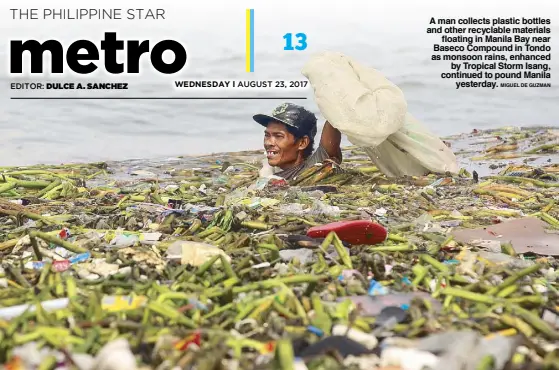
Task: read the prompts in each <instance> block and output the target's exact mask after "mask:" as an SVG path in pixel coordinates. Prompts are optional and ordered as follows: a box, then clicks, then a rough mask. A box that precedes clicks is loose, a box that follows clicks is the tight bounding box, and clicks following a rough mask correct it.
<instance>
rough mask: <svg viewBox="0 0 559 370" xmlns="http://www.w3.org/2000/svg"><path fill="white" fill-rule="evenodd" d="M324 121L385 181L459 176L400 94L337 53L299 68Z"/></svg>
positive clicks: (451, 160)
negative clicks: (362, 152) (361, 151)
mask: <svg viewBox="0 0 559 370" xmlns="http://www.w3.org/2000/svg"><path fill="white" fill-rule="evenodd" d="M302 73H303V75H304V76H305V77H307V79H308V80H309V82H310V84H311V86H312V87H313V89H314V95H315V100H316V103H317V105H318V107H319V109H320V111H321V113H322V115H323V116H324V118H326V120H327V121H328V122H330V124H331V125H332V126H334V127H335V128H337V129H338V130H340V131H341V132H342V133H343V134H344V135H346V136H347V138H348V140H349V141H350V142H351V143H352V144H354V145H357V146H360V147H362V148H363V149H364V150H365V152H366V153H367V154H368V155H369V157H370V158H371V160H372V161H373V163H375V165H376V166H377V167H378V168H379V170H381V171H382V172H383V173H384V174H385V175H387V176H403V175H409V176H418V175H423V174H425V173H427V172H429V171H432V172H438V173H441V172H447V171H448V172H451V173H457V172H458V164H457V162H456V157H455V156H454V153H452V151H451V150H450V149H449V148H448V147H447V146H446V145H445V144H444V143H443V142H442V140H441V139H440V138H438V137H437V136H436V135H433V134H432V133H431V132H430V131H429V130H427V129H426V128H425V127H424V126H423V125H421V123H420V122H418V121H417V120H416V119H414V118H413V116H412V115H411V114H409V113H408V111H407V103H406V99H405V97H404V94H403V93H402V91H401V90H400V89H399V88H398V87H397V86H396V85H395V84H393V83H392V82H390V81H389V80H388V79H386V78H385V77H384V76H383V75H382V74H381V73H379V72H378V71H376V70H375V69H373V68H368V67H364V66H363V65H361V64H360V63H358V62H356V61H355V60H353V59H351V58H350V57H347V56H345V55H343V54H341V53H336V52H323V53H320V54H317V55H315V56H313V57H312V58H311V59H310V60H309V61H308V62H307V64H305V66H304V67H303V69H302Z"/></svg>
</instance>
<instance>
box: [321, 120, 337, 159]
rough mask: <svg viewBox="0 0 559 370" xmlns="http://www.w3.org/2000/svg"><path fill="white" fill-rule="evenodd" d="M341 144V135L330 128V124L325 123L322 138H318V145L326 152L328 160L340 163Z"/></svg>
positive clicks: (332, 127)
mask: <svg viewBox="0 0 559 370" xmlns="http://www.w3.org/2000/svg"><path fill="white" fill-rule="evenodd" d="M341 142H342V133H341V132H340V131H339V130H338V129H337V128H335V127H334V126H332V125H331V124H330V122H328V121H326V123H325V124H324V128H323V129H322V136H321V137H320V145H321V146H322V147H323V148H324V149H325V150H326V153H328V155H329V156H330V158H336V159H338V160H339V162H341V161H342V149H341V148H340V143H341Z"/></svg>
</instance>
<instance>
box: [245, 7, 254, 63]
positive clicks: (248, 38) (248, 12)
mask: <svg viewBox="0 0 559 370" xmlns="http://www.w3.org/2000/svg"><path fill="white" fill-rule="evenodd" d="M251 42H252V40H251V39H250V9H247V10H246V52H245V54H246V57H245V58H246V71H247V72H250V44H251Z"/></svg>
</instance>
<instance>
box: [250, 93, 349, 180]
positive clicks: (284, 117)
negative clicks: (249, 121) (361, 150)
mask: <svg viewBox="0 0 559 370" xmlns="http://www.w3.org/2000/svg"><path fill="white" fill-rule="evenodd" d="M253 118H254V120H255V121H256V122H258V123H259V124H261V125H262V126H264V127H266V129H265V130H264V148H265V149H266V157H267V158H268V164H269V165H270V166H272V167H279V168H280V169H281V171H279V172H276V173H275V174H274V175H276V176H279V177H283V178H284V179H286V180H292V179H293V178H295V177H296V176H297V175H298V174H300V173H301V172H302V171H304V170H305V169H307V168H309V167H311V166H313V165H315V164H316V163H322V162H324V161H325V160H331V161H334V162H335V163H338V164H340V163H341V162H342V150H341V148H340V142H341V137H342V135H341V133H340V131H339V130H337V129H336V128H334V127H333V126H332V125H331V124H330V123H329V122H326V123H325V124H324V128H323V130H322V136H321V137H320V143H319V145H318V148H317V149H316V151H314V152H313V149H314V139H315V136H316V132H317V127H316V121H317V119H316V116H315V115H314V113H312V112H310V111H308V110H307V109H305V108H303V107H302V106H299V105H296V104H292V103H283V104H280V105H279V106H277V107H276V108H275V109H274V110H273V111H272V114H271V115H266V114H257V115H255V116H254V117H253Z"/></svg>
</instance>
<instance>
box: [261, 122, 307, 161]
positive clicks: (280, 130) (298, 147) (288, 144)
mask: <svg viewBox="0 0 559 370" xmlns="http://www.w3.org/2000/svg"><path fill="white" fill-rule="evenodd" d="M305 139H306V137H305ZM305 147H306V145H304V140H295V136H293V134H291V133H290V132H289V131H287V127H286V126H285V125H284V124H283V123H280V122H273V121H272V122H270V123H269V124H268V126H267V127H266V130H265V131H264V149H266V157H267V158H268V164H269V165H270V166H274V167H279V168H282V169H284V168H289V167H291V166H292V165H294V164H296V163H297V161H298V160H300V159H301V158H302V150H303V149H305Z"/></svg>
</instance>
